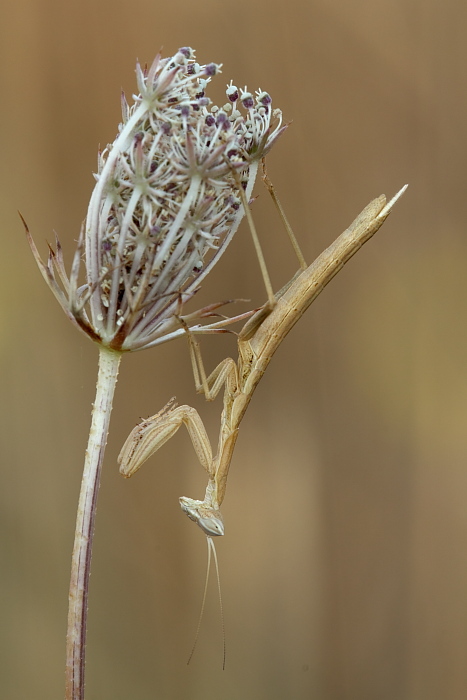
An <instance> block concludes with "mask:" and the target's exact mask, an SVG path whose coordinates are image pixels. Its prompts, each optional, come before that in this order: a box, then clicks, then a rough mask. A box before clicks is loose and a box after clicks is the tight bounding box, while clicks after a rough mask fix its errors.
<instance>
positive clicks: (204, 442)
mask: <svg viewBox="0 0 467 700" xmlns="http://www.w3.org/2000/svg"><path fill="white" fill-rule="evenodd" d="M174 401H175V400H174V399H171V400H170V401H169V402H168V403H167V404H166V405H165V406H164V408H163V409H162V410H161V411H159V413H156V414H155V415H154V416H151V417H150V418H146V419H145V420H143V421H142V422H141V423H140V424H139V425H137V426H136V427H135V428H133V430H132V431H131V433H130V435H129V436H128V438H127V440H126V442H125V444H124V445H123V447H122V449H121V451H120V454H119V456H118V463H119V464H120V465H121V466H120V473H121V474H122V475H123V476H125V477H130V476H133V474H135V473H136V472H137V471H138V469H140V467H141V466H142V465H143V464H144V462H146V460H148V459H149V457H151V456H152V455H153V454H154V453H155V452H157V450H158V449H159V448H160V447H162V445H164V444H165V443H166V442H167V440H170V438H171V437H172V436H173V435H175V433H176V432H177V430H178V429H179V428H180V426H181V425H183V424H184V425H185V426H186V428H187V430H188V433H189V435H190V438H191V442H192V443H193V447H194V449H195V452H196V455H197V457H198V459H199V461H200V464H202V466H203V467H204V468H205V470H206V471H207V473H208V474H209V476H210V477H212V476H214V475H213V473H212V450H211V443H210V442H209V438H208V436H207V433H206V429H205V427H204V425H203V421H202V420H201V418H200V417H199V413H198V411H196V410H195V409H194V408H192V407H191V406H177V404H176V403H175V402H174Z"/></svg>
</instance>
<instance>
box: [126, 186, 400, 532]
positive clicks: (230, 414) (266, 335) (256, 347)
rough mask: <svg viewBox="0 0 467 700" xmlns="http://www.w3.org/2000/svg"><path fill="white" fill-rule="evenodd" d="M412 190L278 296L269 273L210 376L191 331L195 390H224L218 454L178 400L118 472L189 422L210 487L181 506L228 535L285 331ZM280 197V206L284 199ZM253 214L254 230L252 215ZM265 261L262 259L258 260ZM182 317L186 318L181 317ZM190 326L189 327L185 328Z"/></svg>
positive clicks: (153, 422) (143, 426)
mask: <svg viewBox="0 0 467 700" xmlns="http://www.w3.org/2000/svg"><path fill="white" fill-rule="evenodd" d="M269 188H270V191H271V193H272V194H273V196H274V192H273V190H272V186H270V185H269ZM406 188H407V185H406V186H404V187H403V188H402V189H401V190H400V191H399V192H398V193H397V194H396V195H395V197H393V199H391V201H390V202H388V203H387V202H386V198H385V196H384V195H381V196H380V197H378V198H376V199H374V200H373V201H372V202H370V203H369V204H368V205H367V206H366V207H365V209H363V211H362V212H361V213H360V214H359V215H358V216H357V218H356V219H355V221H353V223H352V224H351V225H350V226H349V227H348V228H347V229H346V230H345V231H344V233H342V234H341V235H340V236H339V237H338V238H337V239H336V240H335V241H334V243H332V244H331V245H330V246H329V248H327V249H326V250H325V251H323V252H322V253H321V255H320V256H319V257H318V258H317V259H316V260H315V261H314V262H313V263H312V264H311V265H309V266H306V264H305V263H304V260H303V258H302V257H300V261H301V267H302V269H301V270H300V271H299V272H297V273H296V274H295V276H294V277H293V278H292V279H291V280H290V281H289V282H288V283H287V284H286V285H285V286H284V287H283V288H282V289H281V290H280V291H279V292H278V293H277V294H275V295H272V293H271V291H270V289H271V287H270V283H269V278H268V277H267V276H266V279H265V283H266V288H267V291H268V297H269V298H268V301H267V302H266V304H265V305H264V306H263V307H261V308H260V309H259V310H258V311H257V312H256V313H255V314H254V315H253V316H252V317H251V318H250V319H249V320H248V321H247V322H246V324H245V325H244V327H243V328H242V330H241V331H240V333H239V335H238V359H237V361H236V362H235V361H234V360H233V359H232V358H230V357H229V358H226V359H225V360H223V361H222V362H221V363H220V364H219V365H218V366H217V367H216V369H215V370H214V371H213V372H212V373H211V374H210V375H209V377H206V374H205V372H204V367H203V363H202V361H201V355H200V350H199V345H198V342H197V341H196V339H195V336H194V335H193V328H192V332H191V333H190V332H188V339H189V342H190V354H191V358H192V364H193V373H194V377H195V384H196V389H197V391H198V392H199V393H204V395H205V397H206V399H207V400H212V399H214V398H215V397H216V396H217V394H218V393H219V392H220V391H221V389H222V388H223V387H224V398H223V410H222V416H221V425H220V431H219V440H218V446H217V452H216V454H215V456H213V453H212V448H211V444H210V442H209V438H208V436H207V434H206V430H205V428H204V425H203V422H202V420H201V418H200V416H199V414H198V412H197V411H196V410H195V409H194V408H192V407H191V406H177V405H176V403H175V402H174V399H172V400H171V401H169V403H168V404H167V405H166V406H164V408H163V409H162V410H161V411H159V413H156V414H155V415H154V416H151V417H150V418H147V419H146V420H144V421H142V422H141V423H140V424H139V425H138V426H136V427H135V428H134V429H133V430H132V432H131V433H130V435H129V436H128V438H127V440H126V442H125V444H124V445H123V448H122V450H121V452H120V455H119V458H118V461H119V464H120V473H121V474H123V476H125V477H130V476H133V474H134V473H135V472H137V471H138V469H139V468H140V467H141V466H142V464H143V463H144V462H145V461H146V460H147V459H148V458H149V457H151V455H153V454H154V452H156V451H157V450H158V449H159V448H160V447H162V445H163V444H164V443H165V442H167V440H169V439H170V438H171V437H172V436H173V435H174V434H175V433H176V432H177V430H178V429H179V428H180V426H181V425H182V424H184V425H185V426H186V427H187V429H188V432H189V435H190V438H191V441H192V443H193V447H194V449H195V452H196V455H197V457H198V459H199V461H200V463H201V465H202V466H203V467H204V469H205V470H206V472H207V474H208V484H207V488H206V493H205V497H204V500H202V501H199V500H195V499H192V498H187V497H185V496H182V497H181V498H180V505H181V508H182V510H183V511H184V512H185V513H186V514H187V515H188V517H189V518H190V519H191V520H193V521H194V522H196V523H197V524H198V525H199V527H200V528H201V529H202V530H203V532H204V533H205V534H206V535H207V536H208V538H211V537H213V536H218V535H223V534H224V524H223V520H222V514H221V511H220V507H221V505H222V502H223V500H224V496H225V490H226V485H227V477H228V473H229V467H230V462H231V460H232V454H233V450H234V447H235V442H236V440H237V436H238V431H239V426H240V423H241V420H242V418H243V416H244V415H245V411H246V409H247V408H248V404H249V403H250V400H251V397H252V395H253V392H254V390H255V389H256V387H257V385H258V383H259V381H260V379H261V377H262V376H263V374H264V372H265V371H266V368H267V366H268V364H269V362H270V360H271V358H272V356H273V354H274V352H275V351H276V350H277V348H278V347H279V345H280V343H281V342H282V340H283V339H284V338H285V336H286V335H287V333H288V332H289V331H290V330H291V328H292V327H293V326H294V325H295V323H296V322H297V321H298V319H299V318H300V317H301V316H302V314H303V313H304V312H305V311H306V309H307V308H308V307H309V306H310V304H311V303H312V302H313V301H314V300H315V299H316V297H317V296H318V295H319V294H320V292H321V291H322V289H324V287H325V286H326V285H327V284H328V282H330V280H331V279H332V278H333V277H334V275H336V274H337V272H339V270H340V269H341V268H342V267H343V266H344V265H345V263H346V262H347V261H348V260H350V258H351V257H352V256H353V255H354V254H355V253H356V252H357V250H358V249H359V248H361V246H362V245H363V244H364V243H366V241H368V240H369V239H370V238H371V237H372V236H373V235H374V234H375V233H376V232H377V231H378V229H379V228H380V226H381V225H382V224H383V223H384V221H385V220H386V218H387V217H388V215H389V213H390V211H391V209H392V207H393V205H394V204H395V203H396V201H397V200H398V199H399V197H400V196H401V195H402V194H403V193H404V191H405V190H406ZM275 201H276V204H277V205H278V207H279V208H280V204H279V203H278V201H277V200H275ZM244 206H245V209H246V213H247V216H248V214H249V209H248V205H247V204H246V201H245V202H244ZM248 218H249V221H250V227H252V222H251V219H250V217H248ZM252 234H253V237H254V238H255V236H256V234H255V231H254V227H252ZM256 243H257V240H256ZM257 249H258V248H257ZM260 255H261V254H260ZM261 262H262V257H260V263H261ZM266 275H267V273H266ZM181 322H182V323H183V318H182V319H181ZM185 330H186V331H188V329H187V327H186V326H185ZM208 545H209V542H208Z"/></svg>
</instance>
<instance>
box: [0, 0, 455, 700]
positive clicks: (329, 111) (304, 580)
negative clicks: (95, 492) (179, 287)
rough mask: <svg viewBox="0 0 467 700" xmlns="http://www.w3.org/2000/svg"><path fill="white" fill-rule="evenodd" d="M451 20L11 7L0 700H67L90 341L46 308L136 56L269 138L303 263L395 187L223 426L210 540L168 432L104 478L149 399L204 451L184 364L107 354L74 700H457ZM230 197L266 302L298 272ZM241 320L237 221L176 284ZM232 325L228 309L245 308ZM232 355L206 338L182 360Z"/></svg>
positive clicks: (5, 103)
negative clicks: (223, 451)
mask: <svg viewBox="0 0 467 700" xmlns="http://www.w3.org/2000/svg"><path fill="white" fill-rule="evenodd" d="M466 29H467V5H466V4H465V3H464V2H460V0H457V1H456V0H446V1H445V2H443V3H441V2H435V1H434V0H376V1H374V2H371V3H369V2H368V0H351V1H350V2H349V0H300V1H299V0H291V1H290V2H277V0H253V2H251V1H248V2H246V1H245V0H237V1H236V2H234V3H227V2H222V3H221V2H219V1H217V2H214V0H200V2H198V3H195V2H187V0H172V1H171V2H165V3H157V2H155V1H154V0H153V1H152V2H149V1H146V0H133V1H132V2H121V0H112V2H111V1H110V0H81V1H80V2H69V1H67V0H60V1H59V0H40V1H38V0H18V1H17V2H15V3H13V2H10V3H8V2H6V3H4V5H3V18H2V21H1V23H0V47H1V48H0V51H1V56H2V58H1V64H0V80H1V87H0V89H1V95H2V109H1V112H0V123H1V131H0V138H1V149H2V150H1V159H0V169H1V178H2V185H1V189H0V197H1V211H2V218H3V226H2V233H1V236H2V263H3V264H2V275H1V292H0V294H1V305H0V313H1V335H0V352H1V359H2V393H1V397H2V400H1V420H0V431H1V432H0V434H1V454H2V472H3V474H2V490H1V495H0V518H1V525H0V528H1V544H0V547H1V554H0V557H1V573H0V586H1V590H0V605H1V607H2V610H1V613H0V619H1V624H0V666H1V669H0V675H1V679H2V680H1V696H2V698H3V699H4V700H23V699H26V698H27V699H28V700H29V699H34V700H52V699H53V698H61V697H63V664H64V636H65V623H66V607H67V590H68V575H69V561H70V555H71V546H72V538H73V529H74V518H75V508H76V503H77V498H78V490H79V483H80V475H81V468H82V461H83V453H84V448H85V444H86V438H87V431H88V426H89V409H90V406H91V402H92V399H93V391H94V385H95V375H96V363H97V351H96V348H95V347H93V345H92V344H91V343H90V342H89V341H88V340H87V339H86V338H85V337H84V336H82V335H80V334H79V333H78V332H77V331H75V329H74V328H72V326H71V324H69V323H68V322H67V321H66V319H65V317H64V315H63V313H62V311H61V310H60V308H59V307H58V304H57V303H56V302H55V301H54V299H53V297H52V295H51V294H50V292H49V291H48V290H47V288H46V286H45V285H44V283H43V281H42V280H41V278H40V275H39V272H38V270H37V269H36V267H35V263H34V261H33V259H32V256H31V254H30V252H29V250H28V248H27V246H26V243H25V241H24V237H23V233H22V228H21V225H20V223H19V221H18V217H17V214H16V210H17V209H21V211H22V213H23V214H24V216H25V217H26V218H27V220H28V222H29V224H30V227H31V230H32V232H33V233H34V236H35V237H36V240H37V241H38V244H39V245H40V248H41V251H42V252H45V250H46V246H45V240H46V239H48V240H51V239H52V229H56V230H57V231H58V232H59V234H60V237H61V239H62V242H63V245H64V248H65V250H66V255H67V260H70V256H71V253H72V250H73V246H74V244H73V241H74V239H76V237H77V234H78V230H79V226H80V222H81V220H82V218H83V217H84V215H85V212H86V207H87V201H88V198H89V195H90V192H91V189H92V186H93V179H92V176H91V173H92V171H93V169H95V164H96V151H97V146H98V144H99V143H100V144H102V145H105V144H106V143H107V142H108V141H111V140H112V139H113V137H114V135H115V131H116V126H117V124H118V121H119V118H120V113H119V97H120V89H121V87H123V88H124V89H125V91H126V92H127V93H128V94H130V95H131V93H132V92H133V91H134V89H135V81H134V64H135V60H136V58H139V59H140V60H141V61H143V62H146V61H151V60H152V58H153V56H154V55H155V53H157V51H158V50H159V49H160V48H161V47H163V52H164V54H166V55H168V54H169V53H172V52H173V51H175V50H176V49H177V48H178V47H179V46H183V45H187V44H188V45H192V46H194V47H195V48H196V49H197V56H198V58H199V60H200V61H201V62H209V61H218V62H223V63H224V68H223V75H222V76H221V77H220V78H219V79H217V80H216V81H215V84H214V85H213V91H212V94H214V96H216V95H219V96H220V95H221V94H222V90H223V88H224V85H225V83H227V82H228V81H229V80H230V78H233V79H234V81H235V82H236V83H237V84H238V85H240V86H243V85H245V84H248V86H249V87H250V89H254V88H257V87H261V88H263V89H266V90H268V91H269V92H270V93H271V94H272V96H273V99H274V104H275V105H276V106H281V107H282V108H283V110H284V114H285V117H286V119H287V120H293V124H292V126H291V128H290V129H289V131H288V133H287V134H286V135H285V136H284V137H283V138H282V139H281V141H280V142H279V144H278V145H277V147H276V148H275V150H274V151H273V153H272V154H271V157H270V159H269V169H270V174H271V176H272V178H273V180H274V183H275V185H276V187H277V189H278V191H279V193H280V196H281V199H282V201H283V203H284V205H285V207H286V210H287V212H288V215H289V217H290V219H291V222H292V224H293V226H294V229H295V230H296V233H297V235H298V237H299V238H300V240H301V242H302V245H303V249H304V252H305V255H306V257H307V259H308V260H311V259H313V257H314V256H316V255H317V254H318V253H319V252H320V251H321V250H322V249H323V248H324V247H325V246H326V245H328V244H329V243H330V242H331V241H332V240H333V239H334V238H335V237H336V236H337V235H338V234H339V233H340V232H341V231H342V230H343V229H344V228H345V227H346V226H347V225H348V224H349V223H350V221H351V220H352V219H353V217H354V216H355V215H356V214H357V213H358V212H359V211H360V209H362V208H363V206H364V205H365V204H366V203H367V202H368V201H369V200H370V199H372V198H373V197H374V196H377V195H379V194H380V193H381V192H385V193H386V194H387V195H388V196H389V195H392V194H393V193H394V192H395V191H397V190H398V189H399V188H400V187H401V186H402V185H403V184H404V183H405V182H409V183H410V188H409V190H408V192H407V193H406V195H405V196H404V199H403V200H402V201H401V202H400V203H399V204H398V205H397V208H396V210H395V211H394V213H393V214H392V216H391V217H390V219H389V220H388V221H387V223H386V224H385V226H384V227H383V229H381V231H380V232H379V233H378V234H377V237H376V238H375V239H374V240H373V241H372V242H371V243H369V244H368V246H366V247H365V248H364V249H363V250H362V251H360V252H359V253H358V255H357V256H356V258H355V259H354V260H352V262H351V263H350V264H349V265H348V266H347V267H346V268H345V270H344V271H343V272H342V273H341V274H340V275H339V276H338V277H337V278H336V279H335V280H334V281H333V282H332V284H331V285H330V287H328V288H327V289H326V290H325V292H324V293H323V295H322V296H321V297H320V298H319V299H318V301H317V302H316V303H315V304H314V306H313V307H312V308H311V309H310V310H309V312H307V314H306V315H305V317H304V318H303V319H302V321H301V322H300V324H299V325H298V326H297V327H296V328H295V329H294V331H293V332H292V333H291V335H290V336H289V337H288V338H287V340H286V341H285V342H284V344H283V346H282V347H281V349H280V351H279V352H278V354H277V356H276V357H275V358H274V361H273V363H272V364H271V366H270V368H269V370H268V372H267V374H266V376H265V378H264V380H263V382H262V385H261V386H260V388H259V389H258V392H257V395H256V396H255V398H254V400H253V402H252V404H251V406H250V409H249V411H248V414H247V416H246V419H245V422H244V425H243V426H242V431H241V434H240V439H239V442H238V446H237V450H236V453H235V456H234V462H233V465H232V470H231V476H230V480H229V485H228V490H227V497H226V500H225V504H224V509H223V510H224V515H225V520H226V528H227V532H226V536H225V537H224V538H223V540H222V541H219V542H218V552H219V558H220V565H221V576H222V585H223V596H224V612H225V626H226V634H227V646H228V651H227V668H226V670H225V671H224V672H223V671H222V669H221V664H222V646H221V633H220V620H219V611H218V602H217V599H216V594H215V589H214V586H213V587H212V589H211V590H210V594H209V600H208V605H207V610H206V616H205V619H204V622H203V626H202V631H201V638H200V642H199V647H198V650H197V652H196V655H195V657H194V659H193V661H192V663H191V665H190V666H189V667H187V666H186V659H187V656H188V653H189V650H190V647H191V644H192V640H193V636H194V631H195V627H196V622H197V616H198V612H199V605H200V599H201V593H202V586H203V578H204V569H205V558H206V552H205V549H206V546H205V542H204V538H203V536H202V534H201V532H200V531H199V530H198V529H197V528H195V527H194V526H193V525H192V524H191V523H190V522H189V521H188V520H187V518H185V517H184V516H183V515H182V514H181V512H180V510H179V506H178V502H177V499H178V496H180V495H189V496H192V497H201V496H202V494H203V492H204V486H205V478H204V474H203V471H202V469H201V467H200V466H199V465H198V464H197V462H196V458H195V455H194V453H193V450H192V448H191V444H190V442H189V439H188V437H187V435H186V433H183V432H182V431H181V432H180V433H179V434H178V435H177V436H176V438H175V439H174V440H173V441H171V443H169V444H168V445H166V446H165V447H164V449H163V451H161V452H160V453H159V455H158V456H157V457H156V458H154V459H153V460H152V462H151V463H149V464H148V465H146V466H145V468H144V469H143V470H142V471H141V472H140V473H139V474H138V475H137V476H136V477H135V478H134V480H132V481H130V482H126V481H124V480H123V479H122V478H121V477H120V476H119V475H118V472H117V468H116V457H117V454H118V451H119V449H120V446H121V444H122V442H123V440H124V438H125V437H126V435H127V433H128V432H129V430H130V429H131V428H132V427H133V425H134V424H135V423H136V421H137V420H138V418H139V417H140V416H147V415H149V414H151V413H153V412H155V411H156V410H157V409H159V408H160V407H161V406H162V405H163V404H164V403H165V402H166V401H167V400H168V399H169V398H170V397H171V396H172V395H176V396H177V398H178V400H179V401H180V402H183V403H190V404H192V405H195V406H196V407H197V408H198V409H199V410H200V412H201V413H202V415H203V418H204V419H205V422H206V425H207V427H208V430H209V433H210V435H212V437H213V439H214V438H215V435H216V432H217V426H218V420H219V414H220V401H219V400H218V401H216V402H215V404H214V405H209V406H208V405H205V404H204V403H203V401H202V400H201V399H200V398H199V397H197V396H196V395H195V392H194V389H193V382H192V379H191V370H190V366H189V360H188V354H187V348H186V344H185V342H182V341H179V342H174V343H172V344H169V345H166V346H163V347H161V348H160V349H155V350H152V351H146V352H143V353H140V354H137V355H134V356H130V357H125V358H124V360H123V363H122V369H121V375H120V381H119V385H118V388H117V397H116V405H115V411H114V415H113V417H112V425H111V435H110V440H109V445H108V452H107V456H106V463H105V465H104V475H103V483H102V488H101V492H100V498H99V507H98V516H97V534H96V542H95V551H94V557H93V568H92V577H91V593H90V626H89V635H88V659H89V663H88V677H87V698H88V700H92V699H93V698H95V699H96V700H97V699H98V700H152V699H153V698H154V699H156V698H157V699H159V698H161V699H163V700H185V699H187V698H189V699H190V700H201V699H203V700H206V699H207V700H211V699H212V700H214V699H215V700H239V699H241V700H284V699H285V698H287V699H290V700H305V699H307V700H310V699H312V700H375V699H376V698H377V699H378V700H386V699H387V700H440V698H442V699H443V700H461V699H464V698H465V697H467V663H466V655H467V546H466V544H467V464H466V459H465V454H466V448H467V437H466V426H467V352H466V350H467V333H466V327H467V319H466V301H467V298H466V297H467V275H466V266H467V237H466V227H467V220H466V186H467V178H466V169H467V97H466V95H467V80H466V68H465V66H466V65H467V42H466V41H465V36H466ZM219 99H222V98H221V97H219ZM257 191H258V192H260V193H261V196H260V198H259V200H258V201H257V203H256V204H255V218H256V221H257V225H258V229H259V231H260V235H261V238H262V240H263V242H264V247H265V250H266V255H267V260H268V263H269V265H270V270H271V275H272V278H273V282H274V285H275V287H276V288H278V287H280V286H281V285H282V284H283V283H284V282H285V281H286V280H287V279H288V278H289V277H290V276H291V275H292V274H293V273H294V271H295V267H296V266H295V262H294V259H293V256H292V254H291V252H290V250H289V246H288V244H287V241H286V240H285V238H284V236H283V234H282V231H281V228H280V225H279V223H278V220H277V216H276V214H275V212H274V210H273V207H272V205H271V203H270V202H269V200H268V197H267V195H266V193H265V192H263V191H262V190H261V188H260V187H258V188H257ZM231 296H240V297H249V298H251V299H252V303H254V304H259V303H261V302H262V301H263V299H264V291H263V288H262V285H261V281H260V278H259V274H258V265H257V261H256V259H255V257H254V254H253V252H252V244H251V242H250V240H249V237H248V232H247V231H246V230H245V229H244V228H242V229H241V230H240V232H239V233H238V235H237V237H236V240H235V241H234V243H233V244H232V246H231V248H230V250H229V251H228V253H227V254H226V256H225V257H224V258H223V260H222V262H221V263H220V264H219V266H218V268H216V270H215V272H214V273H213V274H212V276H211V277H210V278H208V280H207V282H206V284H205V286H204V289H203V291H202V299H203V300H205V301H206V303H207V302H209V301H214V300H217V299H222V298H228V297H231ZM242 308H243V307H242ZM234 347H235V343H234V338H233V337H224V336H223V337H211V338H206V339H204V341H203V351H204V356H205V361H206V364H207V366H208V367H213V366H214V365H215V363H216V362H217V361H219V360H220V359H222V357H223V356H225V355H227V354H228V353H233V352H234Z"/></svg>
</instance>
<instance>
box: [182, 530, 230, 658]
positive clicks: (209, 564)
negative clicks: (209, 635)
mask: <svg viewBox="0 0 467 700" xmlns="http://www.w3.org/2000/svg"><path fill="white" fill-rule="evenodd" d="M206 542H207V543H208V565H207V569H206V580H205V582H204V592H203V602H202V603H201V611H200V614H199V618H198V624H197V625H196V633H195V640H194V642H193V646H192V648H191V652H190V656H189V657H188V661H187V665H188V664H189V663H190V661H191V659H192V658H193V654H194V653H195V649H196V645H197V643H198V637H199V630H200V628H201V620H202V619H203V613H204V606H205V603H206V593H207V590H208V582H209V572H210V569H211V551H212V554H213V556H214V564H215V567H216V579H217V592H218V594H219V605H220V609H221V624H222V646H223V658H222V670H223V671H225V653H226V647H225V624H224V608H223V605H222V595H221V580H220V577H219V565H218V562H217V552H216V547H215V545H214V542H213V541H212V538H211V537H209V536H208V537H206Z"/></svg>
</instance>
